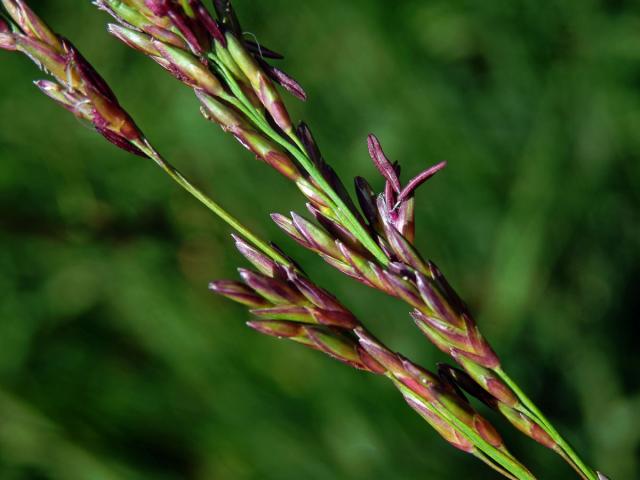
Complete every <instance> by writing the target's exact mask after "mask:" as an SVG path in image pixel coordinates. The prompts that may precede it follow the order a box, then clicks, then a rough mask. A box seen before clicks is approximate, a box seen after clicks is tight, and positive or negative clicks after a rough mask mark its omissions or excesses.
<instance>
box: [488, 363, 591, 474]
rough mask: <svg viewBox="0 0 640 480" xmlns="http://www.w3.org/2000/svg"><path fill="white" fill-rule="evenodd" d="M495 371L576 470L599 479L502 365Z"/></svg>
mask: <svg viewBox="0 0 640 480" xmlns="http://www.w3.org/2000/svg"><path fill="white" fill-rule="evenodd" d="M494 371H495V373H496V374H498V376H499V377H500V378H501V379H502V380H503V381H504V382H505V383H506V384H507V385H508V386H509V388H511V390H513V392H514V393H515V394H516V395H517V397H518V399H519V400H520V401H521V402H522V404H523V405H524V407H525V408H526V409H527V410H528V411H529V412H530V413H531V414H532V415H533V416H534V420H536V419H537V420H538V422H539V425H540V427H542V428H543V429H544V430H545V431H546V432H547V433H548V434H549V436H551V438H552V439H553V440H554V441H555V442H556V443H557V444H558V446H559V447H560V448H561V449H562V451H563V452H564V454H565V455H566V457H565V456H564V455H563V457H564V458H565V459H566V458H567V457H568V458H569V459H570V460H571V461H570V462H569V463H570V464H573V465H572V466H574V467H575V469H576V471H577V472H578V473H580V474H581V475H582V476H583V477H584V478H585V479H586V480H598V476H597V474H596V473H595V472H594V471H593V469H592V468H590V467H589V466H588V465H587V464H586V463H585V462H584V461H583V460H582V459H581V458H580V456H579V455H578V454H577V453H576V451H575V450H574V449H573V447H571V445H570V444H569V442H567V441H566V440H565V439H564V438H563V437H562V435H560V433H559V432H558V431H557V430H556V429H555V427H554V426H553V425H552V424H551V422H550V421H549V420H548V419H547V418H546V417H545V416H544V414H543V413H542V412H541V411H540V409H539V408H538V407H537V406H536V405H535V404H534V403H533V401H532V400H531V399H530V398H529V397H528V396H527V395H526V394H525V393H524V392H523V391H522V389H521V388H520V387H519V386H518V384H517V383H516V382H515V381H514V380H512V379H511V377H509V375H507V374H506V372H505V371H504V370H502V368H501V367H498V368H496V369H495V370H494Z"/></svg>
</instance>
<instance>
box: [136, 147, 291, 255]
mask: <svg viewBox="0 0 640 480" xmlns="http://www.w3.org/2000/svg"><path fill="white" fill-rule="evenodd" d="M137 146H138V148H140V149H141V150H142V151H143V152H144V153H145V154H146V155H147V156H148V157H149V158H150V159H151V160H153V161H154V162H155V163H156V164H157V165H158V166H159V167H160V168H162V170H164V171H165V172H166V173H167V174H168V175H169V176H170V177H171V178H172V179H173V180H174V181H175V182H176V183H177V184H178V185H180V186H181V187H182V188H184V189H185V190H186V191H187V192H189V193H190V194H191V195H193V196H194V197H195V198H196V199H197V200H198V201H199V202H200V203H202V204H203V205H204V206H205V207H207V208H208V209H209V210H211V211H212V212H213V213H214V214H215V215H217V216H218V217H219V218H220V219H221V220H223V221H224V222H226V223H227V225H229V226H230V227H231V228H233V229H234V230H235V231H237V232H238V233H239V234H240V235H242V236H243V237H244V238H245V239H246V240H248V241H249V242H251V243H252V244H253V245H254V246H256V247H257V248H258V249H260V250H261V251H262V253H264V254H265V255H267V256H268V257H269V258H271V259H272V260H275V261H277V262H279V263H281V264H282V265H284V266H292V265H293V264H292V263H291V261H290V260H288V259H287V258H286V257H284V256H283V255H282V254H281V253H280V252H278V251H277V250H276V249H275V248H273V247H272V246H271V245H269V244H268V243H267V242H265V241H264V240H262V239H260V238H259V237H257V236H256V235H255V234H254V233H253V232H251V230H249V229H248V228H247V227H245V226H244V225H243V224H242V223H241V222H240V220H238V219H237V218H235V217H234V216H233V215H232V214H230V213H229V212H228V211H227V210H225V209H224V207H222V206H221V205H220V204H219V203H218V202H216V201H215V200H213V199H212V198H211V197H209V196H207V195H206V194H205V193H204V192H203V191H202V190H200V189H199V188H198V187H196V186H195V185H193V184H192V183H191V182H190V181H189V180H187V179H186V178H185V177H184V175H182V173H180V171H179V170H178V169H176V168H175V167H174V166H173V165H171V164H170V163H169V162H168V161H166V160H165V159H164V158H162V156H161V155H160V154H159V153H158V152H156V151H155V150H154V149H153V148H151V147H150V146H149V145H148V144H144V143H138V144H137Z"/></svg>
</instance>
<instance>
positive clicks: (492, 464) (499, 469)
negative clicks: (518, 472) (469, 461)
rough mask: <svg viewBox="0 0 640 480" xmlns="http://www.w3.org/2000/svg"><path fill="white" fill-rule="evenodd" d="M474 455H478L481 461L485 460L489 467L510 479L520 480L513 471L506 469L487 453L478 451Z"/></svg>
mask: <svg viewBox="0 0 640 480" xmlns="http://www.w3.org/2000/svg"><path fill="white" fill-rule="evenodd" d="M473 456H474V457H476V458H477V459H478V460H480V461H481V462H483V463H484V464H485V465H487V466H488V467H489V468H491V469H493V470H495V471H496V472H498V473H499V474H500V475H502V476H504V477H507V478H508V479H509V480H519V479H518V477H515V476H514V475H513V474H512V473H511V472H509V471H508V470H505V469H504V468H502V467H501V466H500V465H498V464H497V463H496V462H494V461H493V460H492V459H491V457H489V456H487V455H486V454H484V453H482V452H480V451H477V452H474V453H473Z"/></svg>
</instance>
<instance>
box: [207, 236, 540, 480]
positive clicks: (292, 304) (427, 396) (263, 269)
mask: <svg viewBox="0 0 640 480" xmlns="http://www.w3.org/2000/svg"><path fill="white" fill-rule="evenodd" d="M234 240H235V243H236V248H237V249H238V251H239V252H240V253H241V254H242V255H243V256H244V257H245V258H246V259H247V260H248V261H249V262H250V263H251V264H252V265H253V266H254V267H255V268H256V270H257V271H252V270H247V269H240V270H239V272H240V277H241V278H242V282H235V281H229V280H222V281H216V282H212V283H211V284H210V285H209V288H210V290H212V291H213V292H215V293H217V294H219V295H222V296H225V297H227V298H229V299H231V300H234V301H236V302H238V303H241V304H243V305H245V306H248V307H249V308H250V312H251V313H252V314H253V315H254V316H255V317H257V319H256V320H252V321H250V322H248V325H249V326H250V327H251V328H253V329H254V330H256V331H258V332H260V333H262V334H265V335H268V336H272V337H277V338H284V339H288V340H291V341H293V342H296V343H300V344H302V345H305V346H307V347H309V348H312V349H314V350H318V351H321V352H323V353H325V354H326V355H329V356H330V357H333V358H334V359H336V360H338V361H340V362H342V363H345V364H347V365H349V366H351V367H354V368H356V369H359V370H364V371H366V372H370V373H374V374H376V375H383V376H386V377H388V378H389V379H390V380H391V381H392V382H393V384H394V385H395V386H396V388H398V390H399V391H400V393H401V394H402V395H403V397H404V399H405V400H406V402H407V403H408V404H409V406H411V408H413V409H414V410H415V411H416V412H417V413H418V414H419V415H420V416H421V417H423V418H424V419H425V420H426V421H427V422H428V423H429V424H430V425H431V426H432V427H433V428H434V429H435V430H436V431H437V432H438V433H439V434H440V435H441V436H442V437H443V438H444V439H445V440H446V441H447V442H449V443H450V444H451V445H453V446H454V447H456V448H458V449H460V450H462V451H464V452H467V453H471V454H473V455H475V456H478V457H481V458H482V459H483V460H487V463H488V464H489V465H490V466H492V467H493V468H496V469H497V470H498V471H501V473H503V474H504V473H505V472H506V475H505V476H507V477H508V478H529V479H532V478H534V477H533V476H532V475H531V473H530V472H528V470H527V469H526V468H525V467H524V466H522V465H521V464H520V463H519V462H518V461H517V460H516V459H515V458H514V457H513V456H512V455H511V454H510V453H509V451H508V450H507V449H506V447H505V445H504V442H503V440H502V438H501V437H500V435H499V434H498V433H497V431H496V430H495V429H494V428H493V426H492V425H491V424H490V423H489V422H488V421H487V420H486V419H485V418H483V417H482V416H481V415H480V414H479V413H478V412H477V411H475V410H474V409H473V407H472V406H471V405H470V403H469V402H468V401H467V400H466V398H465V397H464V395H463V394H462V392H461V390H459V389H458V388H457V386H456V384H455V383H454V382H453V381H452V380H451V379H450V378H449V377H444V376H438V375H435V374H433V373H431V372H429V371H427V370H425V369H423V368H422V367H420V366H418V365H416V364H414V363H413V362H411V361H410V360H408V359H407V358H405V357H403V356H401V355H399V354H396V353H393V352H392V351H391V350H389V349H388V348H387V347H386V346H384V345H383V344H382V343H381V342H380V341H379V340H378V339H376V338H375V337H374V336H373V335H372V334H371V333H369V332H368V331H367V330H366V328H365V327H364V325H363V324H362V323H361V322H360V321H359V320H358V319H357V318H356V317H355V316H354V315H353V313H351V312H350V311H349V310H348V309H347V308H345V307H344V306H343V305H342V304H341V303H340V302H339V301H338V300H337V299H336V298H335V297H334V296H333V295H331V294H330V293H328V292H327V291H326V290H324V289H322V288H320V287H318V286H317V285H315V284H314V283H313V282H311V281H310V280H309V279H308V278H307V277H306V276H304V275H303V274H302V273H301V272H300V271H299V270H298V269H297V268H295V267H288V266H283V265H279V264H278V263H277V262H274V261H272V260H270V259H269V258H267V257H265V256H264V255H262V254H261V253H260V252H258V251H257V250H255V249H254V248H253V247H252V246H251V245H249V244H248V243H246V242H245V241H244V240H242V239H241V238H239V237H236V236H234ZM513 475H515V476H513Z"/></svg>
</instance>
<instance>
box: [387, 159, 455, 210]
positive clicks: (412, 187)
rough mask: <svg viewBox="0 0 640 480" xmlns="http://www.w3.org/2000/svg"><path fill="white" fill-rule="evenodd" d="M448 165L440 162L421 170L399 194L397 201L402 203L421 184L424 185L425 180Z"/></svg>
mask: <svg viewBox="0 0 640 480" xmlns="http://www.w3.org/2000/svg"><path fill="white" fill-rule="evenodd" d="M446 166H447V162H440V163H438V164H436V165H434V166H433V167H430V168H428V169H426V170H425V171H424V172H421V173H419V174H418V175H416V176H415V177H413V178H412V179H411V180H410V181H409V183H407V185H406V186H405V187H404V188H403V189H402V191H401V192H400V194H399V195H398V201H397V203H402V202H404V201H405V200H406V199H407V198H409V197H411V196H412V195H413V193H414V192H415V191H416V189H417V188H418V187H419V186H420V185H422V184H423V183H424V182H426V181H427V180H429V179H430V178H431V177H433V176H434V175H435V174H436V173H438V172H439V171H440V170H442V169H443V168H444V167H446Z"/></svg>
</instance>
